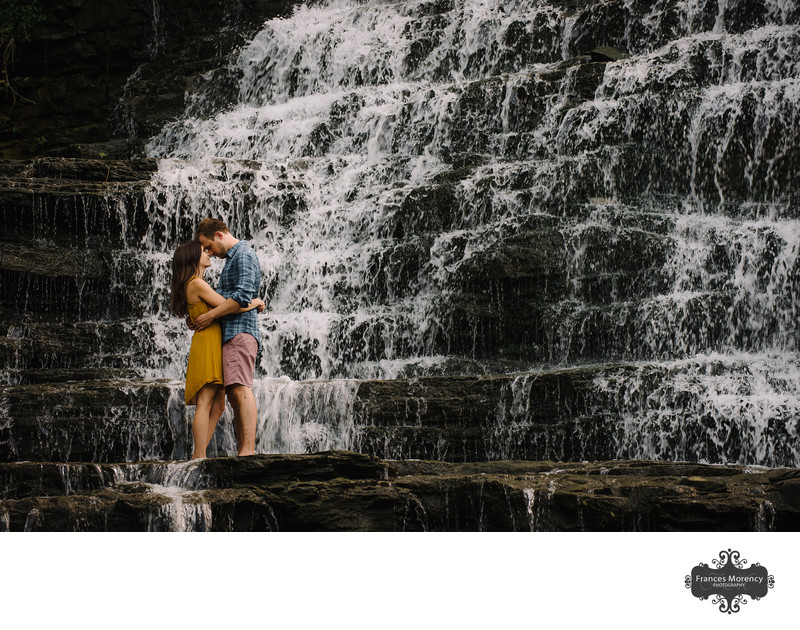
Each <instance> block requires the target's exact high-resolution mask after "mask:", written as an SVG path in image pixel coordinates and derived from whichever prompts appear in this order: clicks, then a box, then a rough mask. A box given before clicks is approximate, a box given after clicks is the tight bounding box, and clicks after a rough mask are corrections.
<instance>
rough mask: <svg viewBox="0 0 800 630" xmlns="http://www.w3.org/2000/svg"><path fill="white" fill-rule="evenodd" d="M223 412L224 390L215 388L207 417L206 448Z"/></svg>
mask: <svg viewBox="0 0 800 630" xmlns="http://www.w3.org/2000/svg"><path fill="white" fill-rule="evenodd" d="M224 411H225V389H224V388H223V387H217V391H216V392H215V394H214V402H213V403H212V404H211V412H210V413H209V416H208V439H207V440H206V448H208V445H209V444H210V443H211V438H212V437H214V431H215V430H216V428H217V422H219V419H220V417H221V416H222V414H223V412H224Z"/></svg>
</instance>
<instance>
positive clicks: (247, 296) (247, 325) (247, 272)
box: [217, 241, 261, 348]
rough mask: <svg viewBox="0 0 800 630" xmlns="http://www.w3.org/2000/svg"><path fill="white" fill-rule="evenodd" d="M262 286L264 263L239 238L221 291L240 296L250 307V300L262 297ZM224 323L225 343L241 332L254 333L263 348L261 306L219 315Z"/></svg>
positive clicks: (224, 294) (221, 280)
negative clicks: (259, 319) (260, 291)
mask: <svg viewBox="0 0 800 630" xmlns="http://www.w3.org/2000/svg"><path fill="white" fill-rule="evenodd" d="M260 287H261V267H260V266H259V264H258V258H257V257H256V253H255V252H254V251H253V248H252V247H250V246H249V245H248V244H247V243H245V242H244V241H239V242H238V243H236V245H234V246H233V247H231V248H230V249H229V250H228V258H227V260H226V262H225V267H223V269H222V273H221V274H220V276H219V286H218V287H217V292H218V293H219V294H220V295H221V296H222V297H224V298H231V299H234V300H236V301H237V302H238V303H239V306H241V307H243V308H244V307H247V305H248V304H250V301H251V300H252V299H253V298H255V297H258V290H259V288H260ZM219 324H220V326H221V327H222V343H225V342H226V341H230V340H231V339H233V338H234V337H235V336H236V335H238V334H239V333H243V332H244V333H250V334H251V335H253V337H255V338H256V341H257V342H258V347H259V348H261V339H260V335H259V334H258V310H256V309H253V310H252V311H247V312H246V313H234V314H232V315H226V316H225V317H221V318H220V319H219Z"/></svg>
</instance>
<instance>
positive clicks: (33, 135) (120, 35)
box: [0, 0, 295, 159]
mask: <svg viewBox="0 0 800 630" xmlns="http://www.w3.org/2000/svg"><path fill="white" fill-rule="evenodd" d="M293 4H295V3H294V2H291V1H288V2H287V1H285V0H236V1H235V2H221V1H219V0H202V1H200V2H195V1H191V0H109V1H108V2H102V3H97V2H86V1H85V0H42V1H41V2H39V6H40V7H41V9H42V16H43V18H44V20H43V21H42V22H39V23H36V24H35V25H34V26H33V27H32V28H31V29H30V31H29V32H28V33H27V35H26V36H25V35H22V36H21V35H20V34H17V35H16V37H15V45H14V53H13V55H12V56H11V58H10V59H9V62H8V70H9V83H10V85H11V87H12V88H13V91H11V90H5V92H4V94H3V95H2V100H0V157H2V158H7V159H15V158H17V159H18V158H27V157H32V156H36V155H54V154H60V155H69V156H72V157H99V156H100V154H103V155H104V156H108V157H110V158H114V157H117V158H128V157H131V156H132V155H134V154H139V153H141V149H142V146H143V144H144V139H146V138H147V137H149V136H150V135H152V134H153V133H155V132H157V131H158V130H159V129H160V128H161V126H162V125H164V123H166V122H167V121H168V120H170V119H172V118H175V117H177V116H179V115H180V114H181V113H182V112H183V109H184V95H185V92H186V90H187V89H189V88H191V87H192V86H193V85H195V84H196V83H202V82H203V81H204V80H205V79H204V75H205V74H206V73H209V72H212V71H213V70H215V69H217V68H218V67H220V66H221V65H222V64H223V63H224V61H225V58H226V57H227V55H228V54H229V51H230V50H231V49H232V48H234V47H235V46H238V45H241V44H242V43H243V42H245V41H247V39H248V38H249V37H251V36H252V35H254V34H255V33H256V32H257V31H258V29H259V28H261V25H262V24H263V22H264V20H266V19H269V18H274V17H276V16H280V15H285V14H287V13H288V12H290V11H291V7H292V6H293Z"/></svg>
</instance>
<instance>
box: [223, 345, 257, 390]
mask: <svg viewBox="0 0 800 630" xmlns="http://www.w3.org/2000/svg"><path fill="white" fill-rule="evenodd" d="M256 354H258V342H257V341H256V339H255V337H253V335H251V334H250V333H239V334H238V335H236V336H235V337H234V338H233V339H230V340H228V341H226V342H225V343H223V344H222V380H223V381H224V382H225V387H228V386H229V385H246V386H247V387H252V386H253V373H254V371H255V367H256Z"/></svg>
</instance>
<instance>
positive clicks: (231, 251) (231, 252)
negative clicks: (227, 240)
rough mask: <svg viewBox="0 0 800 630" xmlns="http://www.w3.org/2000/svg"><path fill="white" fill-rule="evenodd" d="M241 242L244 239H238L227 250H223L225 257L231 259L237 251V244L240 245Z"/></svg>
mask: <svg viewBox="0 0 800 630" xmlns="http://www.w3.org/2000/svg"><path fill="white" fill-rule="evenodd" d="M243 242H244V241H239V242H238V243H236V245H234V246H233V247H231V248H230V249H229V250H228V251H227V252H225V258H227V259H228V260H231V259H232V258H233V257H234V256H236V254H238V253H239V245H241V244H242V243H243Z"/></svg>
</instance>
